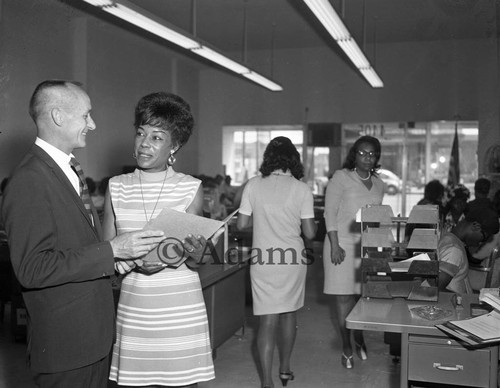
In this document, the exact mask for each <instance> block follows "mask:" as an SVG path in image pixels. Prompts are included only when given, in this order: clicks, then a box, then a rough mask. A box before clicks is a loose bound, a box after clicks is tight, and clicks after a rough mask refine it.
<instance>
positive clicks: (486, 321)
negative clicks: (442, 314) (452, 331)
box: [449, 311, 500, 340]
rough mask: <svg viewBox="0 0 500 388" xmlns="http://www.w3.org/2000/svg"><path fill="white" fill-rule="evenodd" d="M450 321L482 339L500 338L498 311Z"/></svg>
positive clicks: (499, 316)
mask: <svg viewBox="0 0 500 388" xmlns="http://www.w3.org/2000/svg"><path fill="white" fill-rule="evenodd" d="M449 323H451V324H453V325H455V326H457V327H459V328H460V329H463V330H465V331H467V332H469V333H471V334H473V335H475V336H476V337H479V338H480V339H482V340H492V339H499V340H500V314H499V313H498V312H496V311H492V312H491V313H488V314H484V315H480V316H478V317H474V318H470V319H465V320H463V321H450V322H449Z"/></svg>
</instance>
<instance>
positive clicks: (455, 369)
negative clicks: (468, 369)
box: [432, 362, 464, 371]
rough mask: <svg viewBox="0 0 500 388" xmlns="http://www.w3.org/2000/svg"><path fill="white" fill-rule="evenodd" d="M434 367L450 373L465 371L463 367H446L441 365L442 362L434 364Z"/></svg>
mask: <svg viewBox="0 0 500 388" xmlns="http://www.w3.org/2000/svg"><path fill="white" fill-rule="evenodd" d="M432 367H433V368H436V369H440V370H450V371H459V370H464V366H463V365H455V366H446V365H441V363H440V362H435V363H434V364H432Z"/></svg>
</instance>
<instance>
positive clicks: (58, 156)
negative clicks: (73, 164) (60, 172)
mask: <svg viewBox="0 0 500 388" xmlns="http://www.w3.org/2000/svg"><path fill="white" fill-rule="evenodd" d="M35 144H36V145H37V146H39V147H40V148H41V149H43V150H44V151H45V152H47V153H48V154H49V155H50V157H51V158H52V159H54V160H55V162H56V163H57V164H58V165H67V164H69V161H70V160H71V158H74V157H75V156H74V155H73V154H72V153H71V154H69V155H68V154H67V153H65V152H63V151H61V150H60V149H59V148H57V147H54V146H53V145H52V144H50V143H47V142H46V141H45V140H43V139H40V138H39V137H37V138H36V140H35Z"/></svg>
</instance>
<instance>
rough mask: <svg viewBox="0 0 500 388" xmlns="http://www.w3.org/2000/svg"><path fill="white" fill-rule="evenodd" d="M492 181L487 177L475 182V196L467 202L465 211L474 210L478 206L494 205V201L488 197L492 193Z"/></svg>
mask: <svg viewBox="0 0 500 388" xmlns="http://www.w3.org/2000/svg"><path fill="white" fill-rule="evenodd" d="M490 188H491V182H490V181H489V180H488V179H486V178H479V179H478V180H477V181H476V182H475V183H474V197H475V199H473V200H472V201H470V202H468V203H467V206H466V208H465V212H464V213H468V212H469V211H474V209H475V208H476V207H484V206H487V207H493V202H491V200H490V199H489V198H488V194H489V193H490Z"/></svg>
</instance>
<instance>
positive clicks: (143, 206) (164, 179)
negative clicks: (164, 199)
mask: <svg viewBox="0 0 500 388" xmlns="http://www.w3.org/2000/svg"><path fill="white" fill-rule="evenodd" d="M167 172H168V166H167V169H166V170H165V178H163V183H162V184H161V189H160V194H158V198H156V203H155V207H154V208H153V212H152V213H151V215H150V216H149V219H148V213H147V211H146V203H145V201H144V193H143V192H142V180H141V171H139V185H140V187H141V197H142V208H143V209H144V217H146V222H149V221H151V218H152V217H153V215H154V214H155V210H156V206H158V202H159V201H160V197H161V193H162V192H163V187H164V186H165V181H166V180H167Z"/></svg>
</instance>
